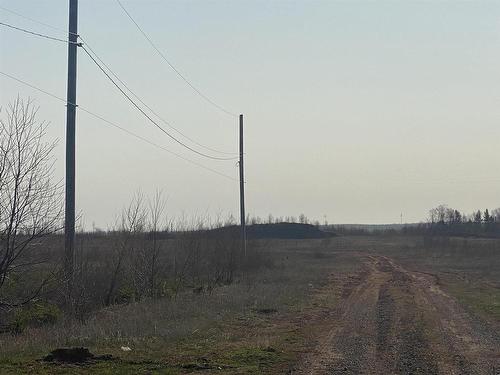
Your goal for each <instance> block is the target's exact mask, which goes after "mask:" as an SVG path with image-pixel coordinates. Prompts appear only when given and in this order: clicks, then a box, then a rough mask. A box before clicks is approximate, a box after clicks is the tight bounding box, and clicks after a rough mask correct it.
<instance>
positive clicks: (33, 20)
mask: <svg viewBox="0 0 500 375" xmlns="http://www.w3.org/2000/svg"><path fill="white" fill-rule="evenodd" d="M0 9H1V10H4V11H6V12H8V13H11V14H14V15H16V16H18V17H21V18H23V19H26V20H28V21H31V22H34V23H36V24H39V25H42V26H45V27H48V28H51V29H53V30H56V31H59V32H62V33H65V34H72V35H77V37H78V38H79V39H80V40H81V41H82V42H83V43H85V45H86V46H87V48H88V49H89V50H90V52H92V54H93V55H94V56H95V57H96V58H97V60H99V62H100V63H101V64H103V65H104V67H106V68H107V69H108V70H109V71H110V72H111V74H112V75H113V77H115V78H116V79H117V80H118V81H119V82H120V83H121V84H122V85H123V86H124V87H125V88H126V89H127V90H128V91H129V92H130V93H131V94H132V95H133V96H134V97H135V98H136V99H137V100H139V101H140V102H141V104H142V105H144V106H145V107H146V108H147V109H148V110H149V111H151V113H153V114H154V115H155V116H156V117H157V118H158V119H160V120H161V121H162V122H163V123H164V124H165V125H167V126H168V127H170V128H171V129H172V130H174V131H175V132H177V133H178V134H180V135H181V136H183V137H184V138H186V139H187V140H189V141H190V142H192V143H194V144H196V145H197V146H199V147H202V148H204V149H206V150H208V151H212V152H215V153H218V154H224V155H236V154H237V152H225V151H220V150H217V149H214V148H211V147H208V146H205V145H203V144H201V143H199V142H197V141H196V140H194V139H193V138H191V137H189V136H187V135H186V134H184V133H183V132H182V131H180V130H179V129H177V128H176V127H174V126H173V125H172V124H171V123H170V122H168V121H167V120H165V119H164V118H162V117H161V116H160V115H159V114H158V113H157V112H156V111H154V110H153V109H152V108H151V107H150V106H149V105H148V104H147V103H145V102H144V101H143V100H142V99H141V98H140V97H139V96H138V95H136V94H135V93H134V92H133V91H132V90H131V89H130V88H129V87H128V85H127V84H126V83H125V82H124V81H123V80H122V79H121V78H120V77H119V76H118V75H117V74H116V73H115V72H114V71H113V70H112V69H111V68H110V67H109V66H108V65H107V64H106V63H105V62H104V61H103V60H102V59H101V58H100V57H99V55H98V54H97V53H96V52H95V51H94V50H93V49H92V48H91V47H90V45H89V44H88V42H87V41H86V40H84V39H83V38H82V37H81V36H80V35H78V34H75V33H72V32H70V31H68V30H64V29H61V28H59V27H55V26H53V25H49V24H47V23H45V22H42V21H39V20H36V19H34V18H31V17H27V16H25V15H23V14H21V13H19V12H16V11H14V10H11V9H8V8H5V7H3V6H0ZM9 27H10V26H9ZM12 27H13V28H15V29H20V28H17V27H14V26H12ZM22 31H25V32H29V33H30V34H34V35H37V36H41V35H39V34H38V33H32V32H31V31H28V30H22ZM44 37H45V36H44ZM51 39H52V38H51ZM55 39H56V40H58V41H63V40H62V39H59V38H55ZM64 42H67V41H66V40H64Z"/></svg>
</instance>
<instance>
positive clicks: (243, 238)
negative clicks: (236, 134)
mask: <svg viewBox="0 0 500 375" xmlns="http://www.w3.org/2000/svg"><path fill="white" fill-rule="evenodd" d="M239 165H240V224H241V247H242V249H243V254H244V255H245V258H246V256H247V228H246V222H245V220H246V217H245V176H244V169H243V115H240V162H239Z"/></svg>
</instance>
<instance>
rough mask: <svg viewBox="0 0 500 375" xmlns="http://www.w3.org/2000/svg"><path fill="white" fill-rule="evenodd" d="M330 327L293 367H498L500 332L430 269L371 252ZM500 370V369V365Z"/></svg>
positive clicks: (464, 370) (397, 370) (340, 370)
mask: <svg viewBox="0 0 500 375" xmlns="http://www.w3.org/2000/svg"><path fill="white" fill-rule="evenodd" d="M365 259H366V262H365V267H366V269H365V272H363V273H362V274H361V277H360V278H359V279H358V282H357V284H356V285H355V286H353V287H350V288H349V292H348V293H346V295H345V296H344V297H345V298H344V299H343V300H342V302H341V304H340V306H339V308H338V311H336V312H334V313H332V314H331V316H330V318H329V320H328V321H327V327H328V329H327V330H326V332H327V333H326V334H324V335H323V337H320V338H318V344H317V346H316V347H315V349H314V350H313V351H312V352H311V353H308V354H307V355H305V356H304V358H303V360H302V361H301V363H300V364H299V366H298V368H297V369H295V370H293V371H292V372H291V373H293V374H488V375H489V374H495V369H500V337H499V335H498V332H495V331H494V330H491V329H488V327H486V326H485V325H484V323H482V322H480V321H479V320H476V319H474V318H473V317H472V316H470V315H469V314H468V313H467V312H465V311H464V310H463V308H462V307H461V306H460V305H459V304H458V303H457V302H456V301H455V300H454V299H453V298H452V297H450V296H449V295H447V294H446V293H445V292H443V291H442V290H441V289H440V288H439V286H438V285H437V283H436V281H435V279H434V277H433V276H432V275H430V274H424V273H418V272H411V271H408V270H405V269H404V268H402V267H401V266H399V265H397V264H396V263H395V262H394V261H393V260H392V259H390V258H387V257H383V256H366V257H365ZM496 371H499V370H496Z"/></svg>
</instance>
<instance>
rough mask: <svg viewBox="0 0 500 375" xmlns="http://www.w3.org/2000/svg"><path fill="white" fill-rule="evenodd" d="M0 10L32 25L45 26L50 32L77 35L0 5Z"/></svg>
mask: <svg viewBox="0 0 500 375" xmlns="http://www.w3.org/2000/svg"><path fill="white" fill-rule="evenodd" d="M0 10H3V11H5V12H7V13H11V14H14V15H15V16H18V17H21V18H24V19H25V20H28V21H31V22H34V23H37V24H39V25H42V26H45V27H48V28H49V29H52V30H56V31H59V32H61V33H65V34H72V35H78V34H76V33H73V32H71V31H68V30H66V29H62V28H60V27H55V26H53V25H49V24H48V23H45V22H42V21H39V20H36V19H34V18H31V17H27V16H25V15H24V14H21V13H19V12H16V11H15V10H12V9H8V8H6V7H4V6H1V5H0Z"/></svg>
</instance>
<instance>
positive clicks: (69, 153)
mask: <svg viewBox="0 0 500 375" xmlns="http://www.w3.org/2000/svg"><path fill="white" fill-rule="evenodd" d="M68 40H69V43H68V92H67V103H66V201H65V218H64V235H65V259H64V266H65V271H66V277H67V280H68V293H69V296H68V297H70V298H71V294H72V289H73V268H74V249H75V121H76V56H77V48H78V45H77V43H78V0H69V35H68Z"/></svg>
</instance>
